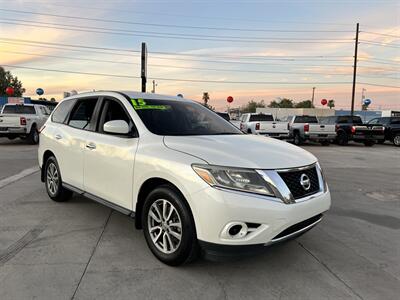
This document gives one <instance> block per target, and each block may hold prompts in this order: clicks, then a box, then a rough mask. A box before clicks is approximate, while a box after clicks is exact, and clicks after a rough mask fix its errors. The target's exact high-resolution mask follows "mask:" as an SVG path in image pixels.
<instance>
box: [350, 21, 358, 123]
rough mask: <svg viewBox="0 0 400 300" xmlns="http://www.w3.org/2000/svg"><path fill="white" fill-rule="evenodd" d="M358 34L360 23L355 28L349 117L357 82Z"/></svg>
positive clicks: (352, 110) (352, 108) (352, 113)
mask: <svg viewBox="0 0 400 300" xmlns="http://www.w3.org/2000/svg"><path fill="white" fill-rule="evenodd" d="M359 32H360V23H357V26H356V42H355V46H354V65H353V67H354V69H353V90H352V93H351V116H353V115H354V98H355V96H356V80H357V54H358V34H359Z"/></svg>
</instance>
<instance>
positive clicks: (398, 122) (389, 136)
mask: <svg viewBox="0 0 400 300" xmlns="http://www.w3.org/2000/svg"><path fill="white" fill-rule="evenodd" d="M368 124H371V125H382V126H384V127H385V138H384V139H383V140H381V141H380V143H384V142H385V141H391V142H392V143H393V144H394V145H395V146H397V147H400V117H381V118H375V119H372V120H371V121H369V122H368Z"/></svg>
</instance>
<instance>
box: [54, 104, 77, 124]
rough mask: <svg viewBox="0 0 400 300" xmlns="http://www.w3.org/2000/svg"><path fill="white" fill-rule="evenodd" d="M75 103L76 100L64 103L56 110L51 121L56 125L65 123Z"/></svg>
mask: <svg viewBox="0 0 400 300" xmlns="http://www.w3.org/2000/svg"><path fill="white" fill-rule="evenodd" d="M74 103H75V100H66V101H62V102H61V103H60V104H58V106H57V107H56V109H55V110H54V112H53V114H52V116H51V120H52V121H53V122H55V123H64V122H65V119H66V118H67V115H68V113H69V111H70V110H71V108H72V106H73V105H74Z"/></svg>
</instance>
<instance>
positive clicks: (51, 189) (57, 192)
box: [44, 156, 72, 202]
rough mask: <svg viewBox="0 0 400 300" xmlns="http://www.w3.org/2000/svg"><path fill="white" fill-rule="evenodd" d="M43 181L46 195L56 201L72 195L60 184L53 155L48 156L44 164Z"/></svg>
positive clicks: (58, 170) (66, 198)
mask: <svg viewBox="0 0 400 300" xmlns="http://www.w3.org/2000/svg"><path fill="white" fill-rule="evenodd" d="M44 183H45V186H46V191H47V195H49V197H50V198H51V199H52V200H54V201H56V202H65V201H68V200H69V199H70V198H71V197H72V192H71V191H70V190H67V189H66V188H64V187H63V186H62V179H61V173H60V168H59V167H58V163H57V160H56V158H55V157H54V156H50V157H49V158H48V159H47V161H46V164H45V169H44Z"/></svg>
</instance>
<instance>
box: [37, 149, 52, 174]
mask: <svg viewBox="0 0 400 300" xmlns="http://www.w3.org/2000/svg"><path fill="white" fill-rule="evenodd" d="M51 156H54V157H55V155H54V153H53V152H51V151H50V150H46V151H45V152H44V153H43V163H42V166H41V173H40V180H41V181H42V182H44V172H45V170H44V167H45V166H46V162H47V160H48V159H49V157H51Z"/></svg>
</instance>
